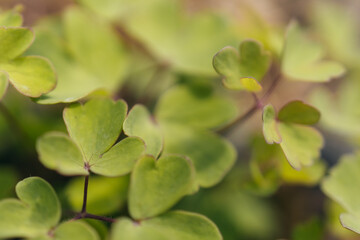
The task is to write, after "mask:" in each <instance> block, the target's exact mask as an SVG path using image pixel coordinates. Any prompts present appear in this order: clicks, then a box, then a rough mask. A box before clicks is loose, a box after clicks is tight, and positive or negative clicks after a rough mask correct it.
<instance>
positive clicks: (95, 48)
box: [28, 7, 129, 104]
mask: <svg viewBox="0 0 360 240" xmlns="http://www.w3.org/2000/svg"><path fill="white" fill-rule="evenodd" d="M35 30H36V40H35V43H34V44H33V46H32V47H31V48H30V50H29V51H28V52H29V53H31V54H36V55H39V54H40V55H42V56H46V57H48V58H49V59H50V60H51V61H52V62H53V64H54V66H55V68H56V71H57V75H58V84H57V86H56V88H55V89H54V91H52V92H50V93H48V94H45V95H43V96H41V97H40V98H38V99H36V102H37V103H40V104H54V103H59V102H74V101H77V100H79V99H82V98H84V97H86V96H89V95H90V94H92V93H94V92H95V91H98V90H102V91H104V92H106V94H112V93H114V92H116V91H117V90H118V88H119V87H120V86H121V84H122V83H123V82H124V79H125V78H124V76H125V74H126V72H127V68H128V59H129V58H128V56H127V54H126V52H125V50H124V47H123V45H122V43H121V42H120V41H119V39H118V37H117V35H116V32H115V31H114V29H113V28H112V27H111V25H110V24H109V23H107V22H106V21H104V20H103V19H99V18H97V17H96V16H95V15H94V14H91V13H89V12H86V11H82V10H81V9H80V8H77V7H72V8H68V9H67V11H65V12H64V15H63V16H62V20H60V19H58V18H55V17H54V18H49V19H45V20H43V21H41V22H40V23H39V24H37V26H36V29H35ZM99 49H101V51H99Z"/></svg>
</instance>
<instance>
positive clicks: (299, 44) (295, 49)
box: [281, 22, 345, 82]
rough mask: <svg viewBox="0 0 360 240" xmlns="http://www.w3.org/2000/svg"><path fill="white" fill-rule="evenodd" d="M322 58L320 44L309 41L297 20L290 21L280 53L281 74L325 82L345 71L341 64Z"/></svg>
mask: <svg viewBox="0 0 360 240" xmlns="http://www.w3.org/2000/svg"><path fill="white" fill-rule="evenodd" d="M323 58H324V51H323V48H322V46H321V45H320V44H318V43H315V42H312V41H310V40H309V39H308V38H307V37H306V36H305V35H304V33H303V32H302V30H301V28H300V27H299V25H298V23H297V22H291V23H290V25H289V27H288V30H287V34H286V39H285V46H284V49H283V54H282V66H281V68H282V72H283V74H284V75H285V76H286V77H288V79H289V80H296V81H310V82H325V81H328V80H330V79H331V78H335V77H339V76H340V75H342V74H343V73H344V72H345V69H344V67H343V66H342V65H341V64H339V63H337V62H334V61H329V60H323Z"/></svg>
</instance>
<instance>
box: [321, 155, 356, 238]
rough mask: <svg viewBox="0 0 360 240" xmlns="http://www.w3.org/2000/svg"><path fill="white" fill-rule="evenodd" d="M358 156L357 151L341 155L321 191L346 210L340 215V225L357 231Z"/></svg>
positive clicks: (324, 181)
mask: <svg viewBox="0 0 360 240" xmlns="http://www.w3.org/2000/svg"><path fill="white" fill-rule="evenodd" d="M359 156H360V155H359V153H357V154H354V155H346V156H344V157H342V158H341V159H340V162H339V163H338V164H337V165H336V166H335V167H333V168H332V169H331V171H330V175H329V176H328V177H327V178H325V179H324V180H323V183H322V190H323V192H324V193H325V194H326V195H327V196H328V197H330V198H331V199H333V200H335V201H336V202H337V203H339V204H340V205H341V206H342V207H343V208H344V209H345V211H346V212H347V213H346V214H342V215H341V217H340V220H341V223H342V225H343V226H344V227H346V228H348V229H350V230H352V231H354V232H357V233H360V224H359V222H360V221H359V220H360V205H359V201H360V195H358V194H355V193H357V191H358V186H359V184H360V174H359V173H360V157H359Z"/></svg>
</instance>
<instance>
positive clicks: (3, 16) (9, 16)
mask: <svg viewBox="0 0 360 240" xmlns="http://www.w3.org/2000/svg"><path fill="white" fill-rule="evenodd" d="M21 10H22V6H21V5H17V6H15V7H14V8H13V9H10V10H7V11H2V10H1V9H0V26H4V27H20V26H21V25H22V23H23V19H22V16H21V14H20V12H21Z"/></svg>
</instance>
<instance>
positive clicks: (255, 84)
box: [213, 40, 270, 92]
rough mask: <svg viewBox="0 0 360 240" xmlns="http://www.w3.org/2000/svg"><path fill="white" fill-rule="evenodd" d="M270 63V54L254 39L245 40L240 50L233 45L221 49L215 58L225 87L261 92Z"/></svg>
mask: <svg viewBox="0 0 360 240" xmlns="http://www.w3.org/2000/svg"><path fill="white" fill-rule="evenodd" d="M269 64H270V55H269V53H267V52H265V51H264V50H263V49H262V46H261V45H260V44H259V43H258V42H256V41H253V40H245V41H243V42H242V43H241V44H240V46H239V50H237V49H235V48H233V47H225V48H223V49H221V50H220V51H219V52H218V53H217V54H216V55H215V56H214V58H213V66H214V69H215V70H216V72H217V73H219V74H220V75H221V76H223V77H224V78H223V83H224V85H225V87H227V88H229V89H234V90H246V91H250V92H259V91H261V90H262V87H261V85H260V83H259V82H260V81H261V80H262V78H263V77H264V75H265V74H266V72H267V70H268V68H269Z"/></svg>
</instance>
